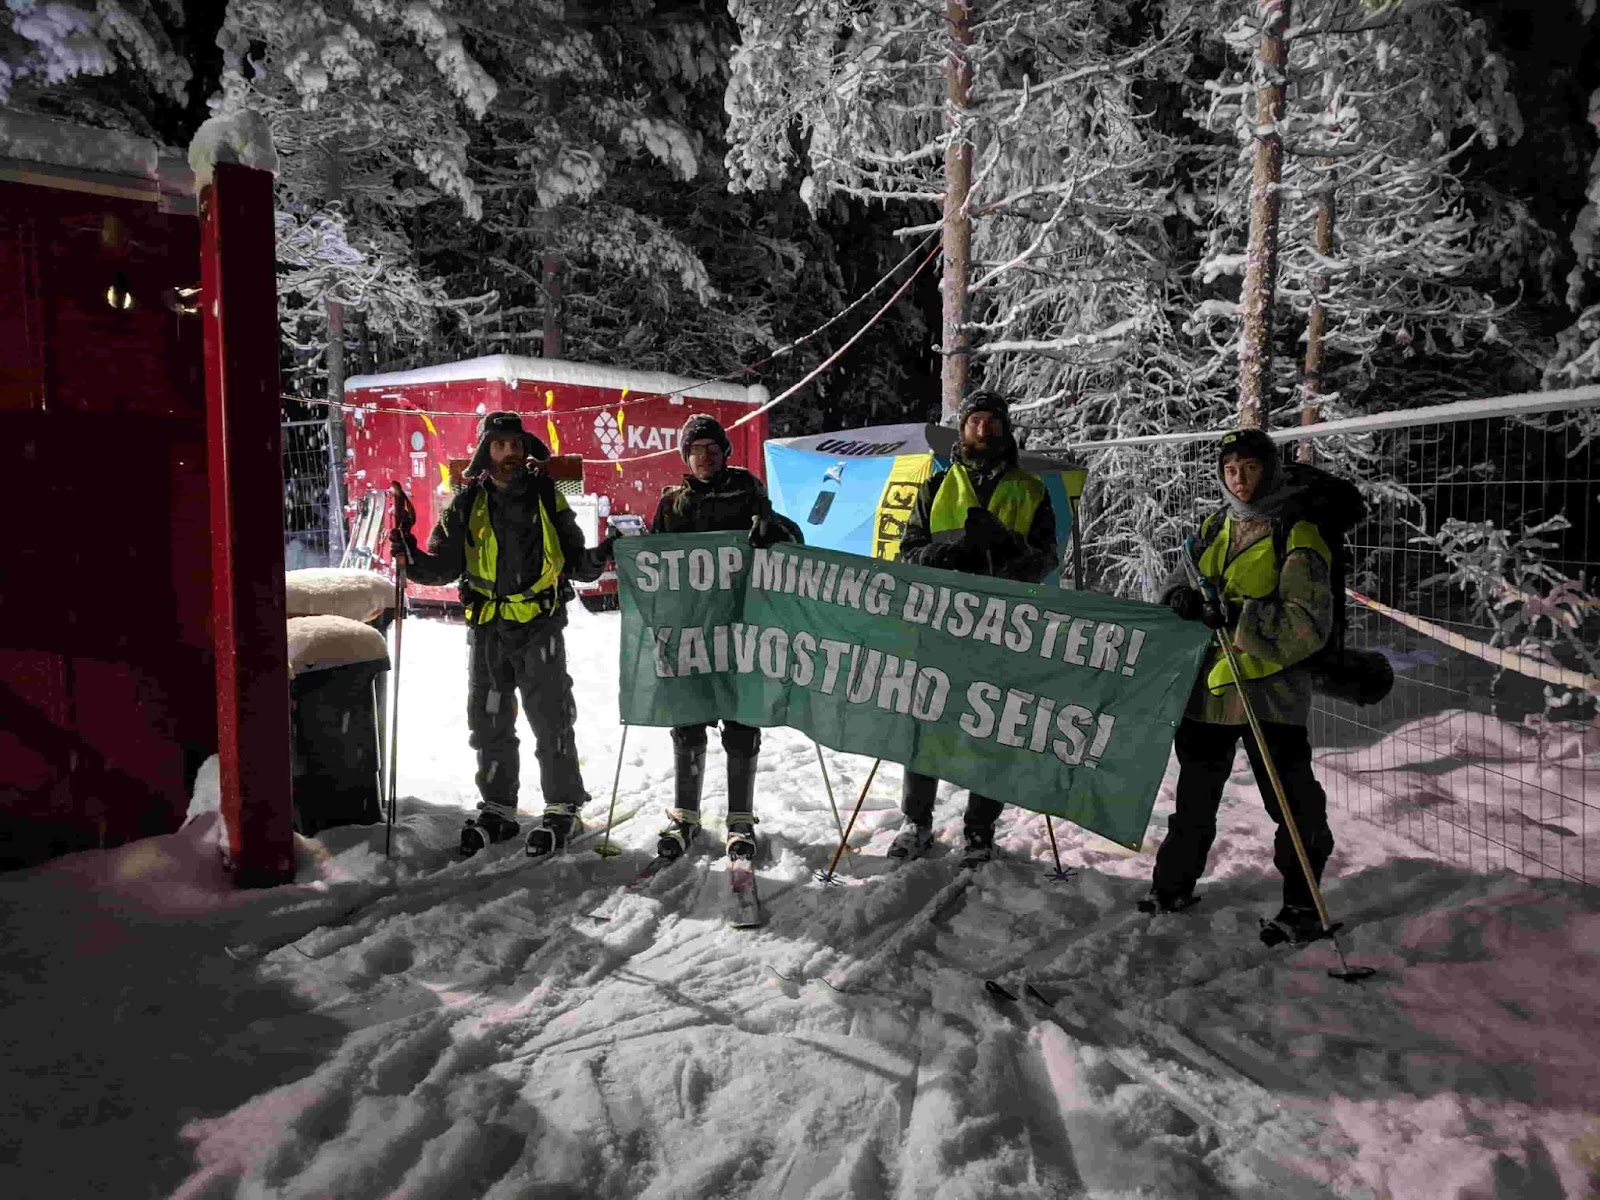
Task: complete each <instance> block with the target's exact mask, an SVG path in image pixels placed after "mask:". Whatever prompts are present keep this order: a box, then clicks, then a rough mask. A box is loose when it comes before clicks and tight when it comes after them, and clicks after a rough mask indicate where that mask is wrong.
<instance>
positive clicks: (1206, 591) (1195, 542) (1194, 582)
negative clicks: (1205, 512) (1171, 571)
mask: <svg viewBox="0 0 1600 1200" xmlns="http://www.w3.org/2000/svg"><path fill="white" fill-rule="evenodd" d="M1199 549H1200V542H1199V539H1197V538H1196V537H1194V535H1193V534H1191V535H1190V536H1188V537H1186V538H1184V539H1183V570H1184V573H1185V574H1186V575H1188V576H1189V584H1190V586H1191V587H1193V588H1194V590H1195V591H1197V592H1199V593H1200V598H1201V599H1202V600H1204V601H1205V602H1206V603H1207V604H1215V603H1216V602H1217V589H1216V586H1215V585H1214V584H1213V583H1212V582H1211V580H1209V579H1207V578H1206V577H1205V576H1204V575H1202V574H1200V564H1199V563H1198V562H1197V561H1196V560H1197V559H1198V558H1199V554H1198V553H1197V552H1198V551H1199Z"/></svg>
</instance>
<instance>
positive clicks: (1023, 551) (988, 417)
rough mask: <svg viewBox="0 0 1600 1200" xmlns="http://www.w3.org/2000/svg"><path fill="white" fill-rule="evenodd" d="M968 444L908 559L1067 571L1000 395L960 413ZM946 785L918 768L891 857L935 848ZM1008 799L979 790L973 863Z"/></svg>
mask: <svg viewBox="0 0 1600 1200" xmlns="http://www.w3.org/2000/svg"><path fill="white" fill-rule="evenodd" d="M958 425H959V428H960V431H961V437H960V441H959V442H958V443H957V444H956V446H955V449H954V450H953V452H952V454H951V458H952V462H951V464H950V468H949V470H947V471H938V472H935V473H934V474H933V475H932V476H931V477H930V478H928V479H927V480H926V481H925V482H924V483H923V484H922V486H921V487H920V488H919V489H918V491H917V498H916V501H915V503H914V504H913V505H912V508H911V515H910V517H909V518H908V519H907V521H906V528H905V533H904V534H903V536H902V537H901V539H900V559H901V561H902V562H908V563H916V564H920V565H922V566H928V567H940V568H943V569H945V570H950V571H962V572H965V573H967V574H969V575H989V576H998V577H1000V578H1003V579H1015V580H1019V581H1021V582H1025V583H1037V582H1039V581H1041V580H1043V579H1045V578H1048V577H1049V576H1050V575H1051V574H1053V573H1054V572H1055V571H1057V570H1058V569H1059V567H1060V563H1059V561H1058V558H1057V550H1056V519H1055V512H1054V510H1053V509H1052V508H1051V505H1050V496H1049V494H1048V493H1047V492H1046V491H1045V487H1044V484H1043V483H1042V482H1041V481H1040V480H1039V478H1038V477H1037V476H1035V475H1032V474H1030V473H1029V472H1027V471H1024V470H1023V469H1022V468H1021V467H1019V466H1018V465H1017V442H1016V438H1015V437H1013V436H1012V433H1011V413H1010V409H1009V407H1008V406H1007V404H1006V402H1005V400H1003V399H1002V398H1001V397H999V396H997V395H995V394H994V393H993V392H982V391H980V392H973V393H972V394H971V395H969V396H968V397H967V399H966V401H965V402H964V403H963V404H962V405H961V409H960V412H959V414H958ZM938 787H939V781H938V780H937V779H934V778H933V777H931V776H928V775H922V774H919V773H917V772H915V771H913V770H911V769H910V768H909V767H908V768H907V769H906V772H905V782H904V785H903V787H902V792H901V803H900V808H901V811H902V812H903V813H904V815H905V821H904V823H903V824H902V826H901V828H900V831H899V833H898V834H896V835H895V839H894V842H893V844H892V845H891V846H890V847H889V857H891V858H898V859H911V858H918V857H920V856H921V855H923V854H924V853H926V852H927V850H928V849H929V847H931V846H932V845H933V803H934V798H935V795H936V793H937V791H938ZM1004 807H1005V806H1004V804H1002V803H1001V802H1000V801H999V800H995V799H992V798H991V797H988V796H982V795H979V794H978V793H977V792H970V793H969V794H968V798H967V810H966V819H965V822H964V825H963V830H962V833H963V840H964V842H965V850H966V853H965V857H964V860H963V861H964V863H965V864H969V865H970V864H976V863H979V862H985V861H987V860H988V859H990V858H992V857H993V856H994V827H995V822H996V821H997V820H999V817H1000V812H1001V810H1002V809H1003V808H1004Z"/></svg>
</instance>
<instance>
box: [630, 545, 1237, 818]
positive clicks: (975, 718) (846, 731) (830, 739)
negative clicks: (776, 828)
mask: <svg viewBox="0 0 1600 1200" xmlns="http://www.w3.org/2000/svg"><path fill="white" fill-rule="evenodd" d="M616 561H617V576H618V579H619V581H620V587H621V598H622V663H621V687H622V695H621V710H622V719H623V720H624V721H627V722H628V723H629V724H630V725H689V724H694V723H697V722H702V721H715V720H719V719H722V718H728V719H731V720H735V721H742V722H744V723H745V724H747V725H788V726H791V727H792V728H795V729H798V730H801V731H802V732H804V733H806V734H808V735H810V736H811V737H812V738H815V739H816V740H817V741H819V742H821V743H822V744H823V745H825V746H829V747H832V748H833V749H835V750H842V751H845V752H848V753H853V754H863V755H868V756H871V757H874V758H882V759H884V760H886V761H889V762H898V763H903V764H906V765H908V766H910V767H912V768H913V769H915V770H917V771H921V772H923V773H924V774H927V775H934V776H937V777H939V778H941V779H948V780H950V781H951V782H953V783H956V784H959V785H961V786H964V787H967V788H970V789H972V790H973V791H976V792H978V793H980V794H982V795H986V796H993V797H994V798H996V799H998V800H1003V801H1005V802H1006V803H1008V804H1020V805H1022V806H1023V807H1024V808H1030V809H1033V810H1034V811H1035V812H1041V813H1050V814H1052V815H1054V816H1058V817H1064V818H1066V819H1067V820H1069V821H1073V822H1075V823H1077V824H1079V825H1081V826H1083V827H1084V828H1085V829H1091V830H1093V831H1094V832H1095V833H1098V834H1100V835H1101V836H1103V837H1107V838H1110V839H1111V840H1112V841H1114V842H1118V843H1120V844H1122V845H1124V846H1128V847H1132V848H1137V847H1138V846H1139V844H1140V843H1141V841H1142V839H1143V837H1144V831H1145V826H1146V825H1147V824H1148V823H1149V821H1150V810H1151V808H1152V807H1154V805H1155V795H1156V790H1157V788H1158V787H1159V786H1160V783H1161V777H1162V774H1163V773H1164V772H1165V770H1166V765H1167V756H1168V752H1169V750H1170V749H1171V747H1172V735H1173V731H1174V729H1175V728H1176V726H1177V722H1178V719H1179V717H1180V716H1181V715H1182V712H1183V706H1184V702H1185V700H1186V699H1187V698H1188V695H1189V689H1190V686H1191V685H1192V684H1193V682H1194V678H1195V674H1196V672H1197V671H1198V670H1199V669H1200V663H1201V659H1202V658H1203V656H1204V654H1205V649H1206V639H1207V636H1208V634H1207V632H1206V630H1205V629H1203V628H1202V627H1200V626H1199V625H1197V624H1195V623H1193V622H1188V621H1181V620H1179V619H1178V618H1177V617H1176V616H1174V615H1173V614H1172V613H1171V612H1170V611H1169V610H1167V609H1166V608H1164V607H1158V606H1155V605H1150V604H1141V603H1138V602H1135V601H1130V600H1116V599H1112V598H1110V597H1106V596H1097V595H1094V594H1093V593H1090V592H1080V591H1067V590H1063V589H1060V588H1057V587H1053V586H1046V585H1042V584H1038V585H1035V584H1024V583H1012V582H1010V581H1009V580H1003V579H987V578H983V577H979V576H972V575H960V574H956V573H954V572H950V571H939V570H934V569H932V568H930V567H918V566H910V565H908V564H906V563H901V562H887V561H883V560H880V559H871V558H862V557H860V556H858V555H854V554H843V553H840V552H838V551H835V550H818V549H814V548H810V547H804V546H793V545H781V546H775V547H773V548H772V549H770V550H753V549H752V548H751V546H750V543H749V540H748V538H747V537H746V535H744V534H739V533H707V534H658V535H655V536H651V537H641V538H627V539H624V540H622V541H620V542H618V543H617V544H616Z"/></svg>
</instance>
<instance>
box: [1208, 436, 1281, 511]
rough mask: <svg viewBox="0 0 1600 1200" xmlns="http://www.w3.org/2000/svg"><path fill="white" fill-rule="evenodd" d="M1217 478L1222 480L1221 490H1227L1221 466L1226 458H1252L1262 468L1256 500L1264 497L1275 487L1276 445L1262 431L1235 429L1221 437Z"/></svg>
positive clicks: (1276, 479) (1276, 472)
mask: <svg viewBox="0 0 1600 1200" xmlns="http://www.w3.org/2000/svg"><path fill="white" fill-rule="evenodd" d="M1217 450H1218V453H1217V478H1218V479H1221V480H1223V485H1224V486H1223V490H1224V491H1226V490H1227V486H1226V484H1227V481H1226V480H1225V479H1223V474H1222V464H1223V463H1225V462H1227V461H1228V458H1229V457H1230V456H1233V455H1237V456H1239V457H1241V458H1253V459H1255V460H1256V461H1257V462H1258V463H1260V464H1261V466H1262V467H1263V468H1264V469H1263V471H1262V474H1261V480H1262V482H1261V485H1260V487H1259V488H1258V489H1257V491H1256V496H1257V498H1260V497H1261V496H1265V495H1266V494H1267V493H1268V492H1270V491H1272V490H1273V488H1275V487H1276V486H1277V483H1278V477H1279V475H1280V472H1279V470H1278V444H1277V443H1276V442H1274V441H1273V440H1272V439H1271V438H1270V437H1268V436H1267V433H1266V430H1264V429H1235V430H1234V431H1233V432H1232V433H1225V434H1223V435H1222V443H1221V445H1220V446H1218V447H1217Z"/></svg>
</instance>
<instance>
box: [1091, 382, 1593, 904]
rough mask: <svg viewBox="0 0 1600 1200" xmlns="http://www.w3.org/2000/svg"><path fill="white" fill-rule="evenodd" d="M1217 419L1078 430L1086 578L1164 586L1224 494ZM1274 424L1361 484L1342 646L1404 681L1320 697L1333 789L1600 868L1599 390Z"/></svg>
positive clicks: (1406, 816) (1491, 855)
mask: <svg viewBox="0 0 1600 1200" xmlns="http://www.w3.org/2000/svg"><path fill="white" fill-rule="evenodd" d="M1218 436H1220V435H1218V434H1185V435H1173V436H1164V437H1159V438H1149V439H1126V440H1123V441H1105V442H1089V443H1079V444H1077V445H1074V446H1071V447H1069V449H1071V450H1073V451H1074V452H1076V453H1078V454H1080V455H1083V456H1084V457H1085V458H1086V459H1087V461H1088V464H1089V468H1090V484H1089V489H1088V491H1087V494H1086V498H1085V505H1084V507H1085V512H1086V517H1087V523H1086V526H1085V530H1084V534H1085V548H1086V551H1087V554H1088V559H1089V563H1090V578H1091V579H1093V580H1095V581H1096V583H1095V586H1097V587H1099V588H1100V589H1102V590H1108V591H1112V590H1114V591H1117V592H1120V593H1121V594H1124V595H1135V596H1142V597H1144V598H1153V597H1154V596H1155V594H1156V590H1157V588H1158V586H1159V584H1160V581H1161V579H1162V578H1164V576H1165V574H1166V572H1167V570H1168V569H1169V568H1170V567H1171V566H1172V565H1173V564H1174V563H1176V561H1177V559H1176V552H1177V547H1178V546H1179V545H1180V544H1181V539H1182V536H1183V534H1184V532H1192V531H1193V529H1194V528H1195V525H1196V523H1197V520H1198V518H1199V517H1201V516H1203V515H1204V514H1205V513H1207V512H1210V511H1213V510H1215V509H1216V508H1217V507H1218V506H1219V505H1220V503H1221V499H1222V497H1221V491H1220V484H1219V483H1218V481H1217V473H1216V471H1217V456H1216V445H1215V439H1216V437H1218ZM1274 437H1275V438H1278V439H1279V440H1280V441H1284V442H1299V443H1301V446H1300V449H1301V450H1302V453H1303V450H1304V448H1305V447H1309V448H1310V450H1311V457H1312V458H1313V459H1314V461H1317V462H1319V463H1321V464H1323V465H1326V466H1328V467H1329V468H1330V469H1332V470H1335V471H1336V472H1338V473H1341V474H1345V475H1349V476H1352V477H1354V478H1356V479H1357V480H1358V481H1359V482H1361V483H1362V485H1363V490H1364V492H1365V493H1366V495H1367V500H1368V502H1369V516H1368V519H1367V520H1366V521H1365V522H1364V523H1363V524H1361V525H1360V526H1358V527H1356V529H1355V530H1353V531H1352V532H1351V534H1350V536H1349V547H1350V561H1351V567H1350V577H1349V580H1348V589H1349V593H1348V595H1349V602H1348V614H1349V630H1348V634H1347V644H1348V645H1350V646H1352V647H1355V648H1364V649H1368V650H1373V651H1376V652H1378V653H1381V654H1383V655H1384V657H1386V658H1387V659H1388V660H1389V662H1390V663H1391V665H1392V666H1393V667H1394V669H1395V678H1396V682H1395V687H1394V690H1393V691H1392V693H1391V694H1390V695H1389V697H1388V698H1387V699H1385V700H1384V701H1383V702H1381V703H1379V704H1376V705H1372V706H1368V707H1362V708H1357V707H1354V706H1351V705H1348V704H1343V703H1336V702H1333V701H1329V700H1326V699H1322V698H1319V699H1318V703H1317V708H1316V711H1315V712H1314V714H1313V717H1312V729H1311V733H1312V741H1313V744H1314V745H1316V746H1317V747H1318V751H1317V761H1318V772H1319V775H1320V776H1321V777H1322V780H1323V783H1324V785H1325V787H1326V788H1327V790H1328V793H1329V797H1330V800H1331V802H1332V806H1333V808H1334V809H1335V810H1336V811H1337V810H1343V811H1344V812H1346V813H1350V814H1353V815H1358V816H1361V817H1364V818H1367V819H1369V820H1372V821H1376V822H1379V823H1381V824H1383V825H1385V826H1387V827H1389V828H1391V829H1393V830H1395V831H1396V832H1399V833H1401V834H1403V835H1404V836H1406V837H1407V838H1408V839H1410V840H1412V841H1413V842H1415V843H1416V844H1417V845H1418V846H1419V847H1420V848H1423V849H1425V850H1427V851H1428V852H1429V853H1431V854H1433V855H1436V856H1438V857H1440V858H1443V859H1446V860H1449V861H1452V862H1457V863H1460V864H1462V865H1467V866H1470V867H1473V868H1475V869H1508V870H1513V871H1517V872H1521V873H1523V874H1526V875H1531V876H1539V877H1559V878H1565V879H1573V880H1578V881H1581V882H1585V883H1597V882H1600V718H1597V704H1600V602H1597V601H1596V599H1595V593H1596V591H1597V590H1600V587H1597V583H1600V580H1597V576H1600V569H1597V568H1600V512H1597V504H1600V454H1597V446H1600V388H1588V389H1575V390H1573V391H1570V392H1566V393H1547V394H1543V395H1538V396H1528V397H1514V398H1507V399H1505V400H1501V401H1484V402H1471V403H1465V404H1452V405H1443V406H1439V407H1437V408H1434V409H1423V410H1414V411H1409V412H1401V413H1385V414H1379V415H1377V416H1375V417H1365V418H1356V419H1352V420H1349V421H1337V422H1330V423H1328V424H1326V425H1323V426H1311V427H1307V428H1304V429H1300V428H1296V429H1289V430H1281V431H1277V432H1275V433H1274ZM1289 452H1290V451H1289V450H1288V448H1287V447H1286V453H1289ZM1130 478H1137V479H1138V480H1139V481H1140V485H1139V486H1138V487H1136V488H1130V487H1129V483H1128V481H1129V479H1130ZM1130 492H1132V495H1130V494H1129V493H1130ZM1097 514H1098V515H1097Z"/></svg>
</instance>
